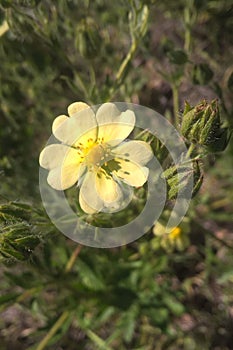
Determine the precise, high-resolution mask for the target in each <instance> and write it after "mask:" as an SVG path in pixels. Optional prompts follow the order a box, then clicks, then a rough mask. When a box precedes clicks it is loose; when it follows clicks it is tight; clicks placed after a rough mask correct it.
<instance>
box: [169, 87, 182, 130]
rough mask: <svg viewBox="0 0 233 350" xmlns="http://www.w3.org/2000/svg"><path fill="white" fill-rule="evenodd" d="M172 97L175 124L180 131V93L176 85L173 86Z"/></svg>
mask: <svg viewBox="0 0 233 350" xmlns="http://www.w3.org/2000/svg"><path fill="white" fill-rule="evenodd" d="M171 87H172V96H173V122H174V125H175V127H176V128H177V129H179V124H180V121H179V114H178V111H179V91H178V86H177V84H176V83H173V84H172V86H171Z"/></svg>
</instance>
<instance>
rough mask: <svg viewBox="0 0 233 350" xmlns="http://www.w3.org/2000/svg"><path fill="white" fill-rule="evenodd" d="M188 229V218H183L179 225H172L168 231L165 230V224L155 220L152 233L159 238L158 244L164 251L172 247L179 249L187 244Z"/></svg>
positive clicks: (182, 248)
mask: <svg viewBox="0 0 233 350" xmlns="http://www.w3.org/2000/svg"><path fill="white" fill-rule="evenodd" d="M189 229H190V225H189V219H188V218H183V221H182V222H181V223H180V225H179V226H176V227H173V228H171V229H170V230H169V231H166V225H163V224H161V223H160V222H156V224H155V226H154V227H153V233H154V235H155V236H157V238H158V239H159V244H160V246H161V247H163V248H164V249H165V250H166V251H168V252H171V251H173V250H174V249H177V250H180V251H181V250H184V249H185V248H186V247H187V246H188V244H189V237H188V233H189Z"/></svg>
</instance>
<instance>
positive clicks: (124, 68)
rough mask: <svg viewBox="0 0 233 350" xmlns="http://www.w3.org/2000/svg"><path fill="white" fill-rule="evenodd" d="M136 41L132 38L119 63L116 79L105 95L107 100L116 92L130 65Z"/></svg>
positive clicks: (136, 44)
mask: <svg viewBox="0 0 233 350" xmlns="http://www.w3.org/2000/svg"><path fill="white" fill-rule="evenodd" d="M137 46H138V43H137V41H136V40H135V39H133V41H132V44H131V46H130V49H129V51H128V53H127V55H126V57H125V58H124V60H123V62H122V63H121V65H120V67H119V69H118V71H117V73H116V81H115V84H114V86H113V87H112V88H111V89H110V91H109V95H108V97H107V101H109V100H111V99H112V97H113V96H114V94H115V93H116V90H117V89H118V87H119V85H120V84H121V82H122V80H123V78H124V76H125V73H126V71H127V69H128V67H129V65H130V62H131V60H132V59H133V56H134V55H135V52H136V50H137Z"/></svg>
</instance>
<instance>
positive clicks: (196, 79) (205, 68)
mask: <svg viewBox="0 0 233 350" xmlns="http://www.w3.org/2000/svg"><path fill="white" fill-rule="evenodd" d="M213 76H214V73H213V71H212V69H211V68H210V67H209V65H208V64H206V63H200V64H196V65H194V67H193V70H192V81H193V83H194V84H196V85H207V84H208V83H209V82H210V81H211V79H212V78H213Z"/></svg>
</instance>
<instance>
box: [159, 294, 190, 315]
mask: <svg viewBox="0 0 233 350" xmlns="http://www.w3.org/2000/svg"><path fill="white" fill-rule="evenodd" d="M163 302H164V303H165V305H166V306H167V307H168V308H169V310H170V311H171V312H172V313H173V314H174V315H175V316H180V315H182V314H183V313H184V312H185V307H184V305H183V304H181V303H180V302H179V301H178V300H177V299H175V298H173V297H172V296H171V295H167V296H164V297H163Z"/></svg>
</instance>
